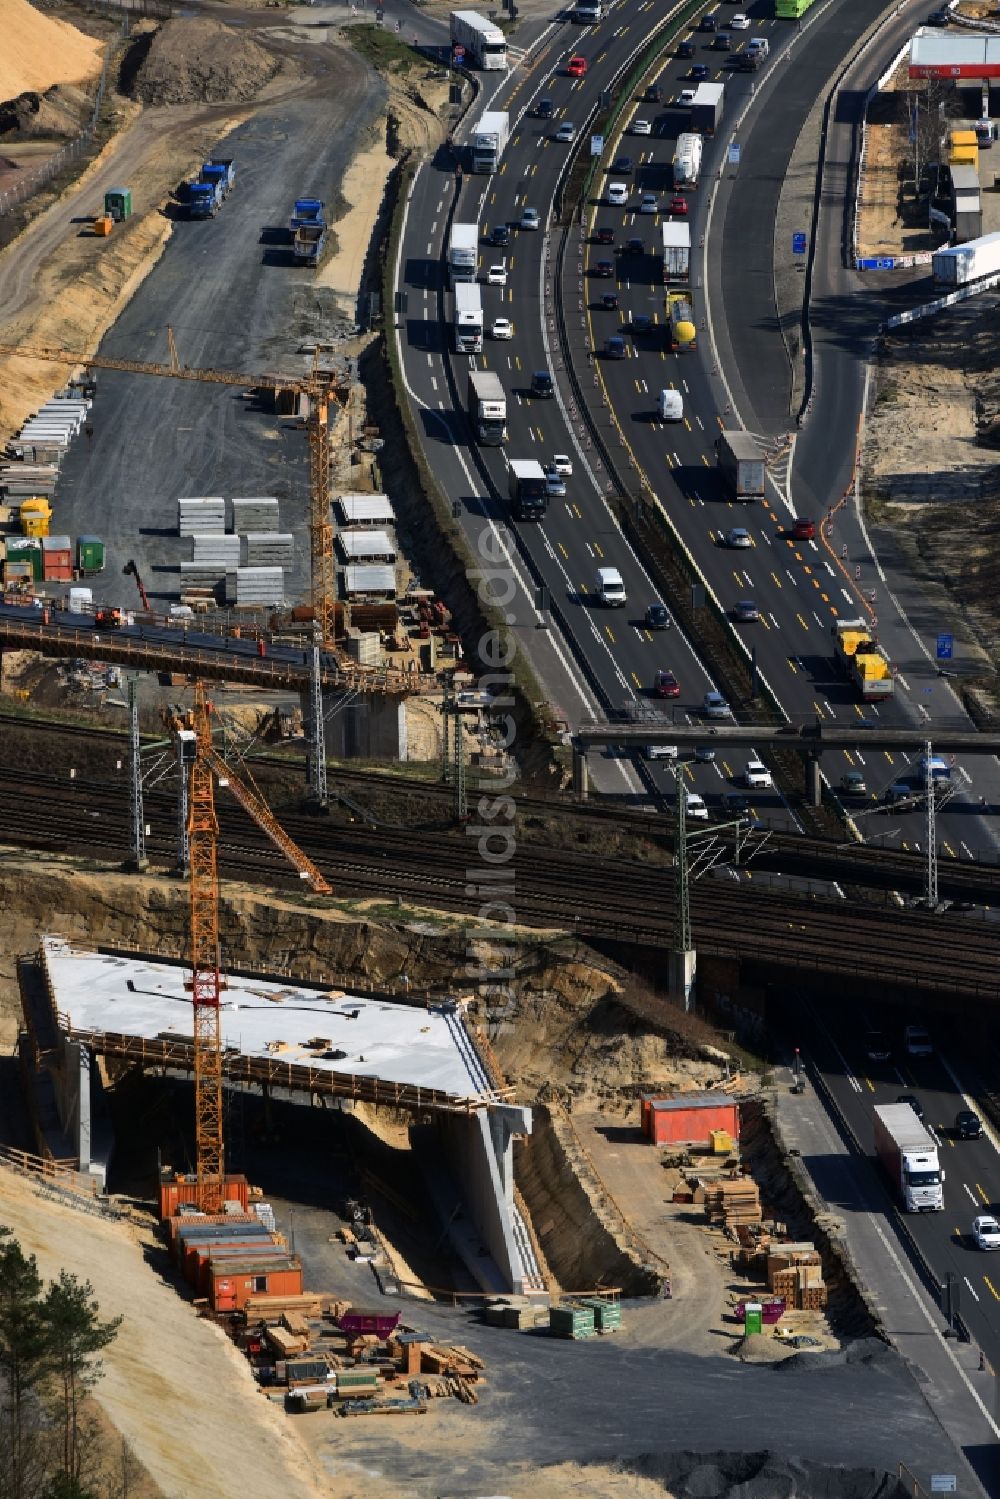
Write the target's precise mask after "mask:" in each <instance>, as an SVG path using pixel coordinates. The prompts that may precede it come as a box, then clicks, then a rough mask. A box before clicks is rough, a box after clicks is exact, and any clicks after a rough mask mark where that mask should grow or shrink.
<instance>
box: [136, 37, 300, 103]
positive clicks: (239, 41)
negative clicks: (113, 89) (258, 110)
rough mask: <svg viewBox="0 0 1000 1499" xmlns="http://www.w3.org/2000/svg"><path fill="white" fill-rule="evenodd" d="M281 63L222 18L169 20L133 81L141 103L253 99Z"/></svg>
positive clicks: (155, 38) (217, 101) (153, 43)
mask: <svg viewBox="0 0 1000 1499" xmlns="http://www.w3.org/2000/svg"><path fill="white" fill-rule="evenodd" d="M279 67H280V63H279V62H278V59H277V58H276V57H273V56H272V55H271V53H270V52H267V51H265V49H264V48H263V47H261V46H260V45H259V44H258V43H257V42H255V41H252V40H251V39H250V38H249V37H248V36H243V35H241V34H240V32H238V31H235V30H234V29H233V28H232V27H231V26H223V24H222V23H221V21H208V20H200V19H195V20H184V19H177V20H174V21H168V22H167V23H166V25H164V26H161V28H160V30H159V31H158V32H157V33H156V36H155V37H154V38H153V42H152V45H151V46H150V48H149V52H148V53H147V55H146V60H145V62H144V63H143V64H142V66H141V67H140V69H139V71H138V72H137V74H136V76H135V81H134V83H133V92H134V94H135V97H136V98H137V99H139V100H141V102H142V103H143V104H199V103H206V104H221V103H226V102H228V101H230V100H238V101H242V100H247V99H253V98H255V97H256V95H257V94H258V93H259V92H260V90H261V89H262V88H263V87H264V85H265V83H269V82H270V80H271V79H272V78H273V77H274V75H275V73H276V72H277V71H278V68H279Z"/></svg>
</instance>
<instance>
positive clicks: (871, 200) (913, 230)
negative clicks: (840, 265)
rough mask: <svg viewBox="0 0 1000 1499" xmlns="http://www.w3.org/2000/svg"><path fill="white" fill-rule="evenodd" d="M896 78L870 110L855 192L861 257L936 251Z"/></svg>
mask: <svg viewBox="0 0 1000 1499" xmlns="http://www.w3.org/2000/svg"><path fill="white" fill-rule="evenodd" d="M904 71H905V69H904ZM898 80H899V75H897V78H894V79H892V80H890V84H889V87H888V88H887V90H886V91H884V92H883V93H881V94H879V95H878V96H877V97H876V98H875V99H873V100H872V103H871V106H870V108H869V111H868V120H867V123H866V126H865V155H864V162H863V166H862V171H861V183H860V192H859V195H858V229H857V241H858V245H857V248H858V254H859V255H861V256H878V255H882V256H884V255H914V254H917V253H918V252H920V251H929V250H933V249H935V248H936V246H937V244H938V243H939V239H940V237H939V236H935V235H933V234H932V233H931V232H930V230H929V229H928V226H927V205H926V203H924V202H919V203H918V202H917V200H916V198H915V196H914V192H913V181H912V178H913V165H912V161H913V148H912V146H911V145H910V142H909V133H908V132H909V120H908V115H907V111H906V107H905V101H904V98H903V95H902V93H900V92H898V91H896V89H894V87H893V84H895V83H896V82H897V81H898ZM905 82H906V86H907V87H912V85H910V84H909V80H905Z"/></svg>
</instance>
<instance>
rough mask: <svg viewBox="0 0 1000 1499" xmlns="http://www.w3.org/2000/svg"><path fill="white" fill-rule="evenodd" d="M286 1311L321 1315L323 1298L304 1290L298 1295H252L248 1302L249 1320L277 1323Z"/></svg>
mask: <svg viewBox="0 0 1000 1499" xmlns="http://www.w3.org/2000/svg"><path fill="white" fill-rule="evenodd" d="M286 1312H301V1313H302V1315H303V1316H305V1317H321V1316H322V1315H323V1298H322V1296H317V1295H315V1294H313V1293H311V1292H309V1291H304V1292H302V1293H301V1294H300V1295H298V1296H291V1295H290V1296H251V1297H250V1299H249V1301H248V1302H247V1304H246V1319H247V1321H248V1322H267V1323H269V1324H277V1323H279V1322H280V1321H281V1319H282V1317H283V1316H284V1314H285V1313H286Z"/></svg>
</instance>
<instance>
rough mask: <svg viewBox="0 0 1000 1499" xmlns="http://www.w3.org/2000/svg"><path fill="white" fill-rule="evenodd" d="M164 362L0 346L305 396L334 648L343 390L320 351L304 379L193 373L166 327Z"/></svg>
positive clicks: (323, 607)
mask: <svg viewBox="0 0 1000 1499" xmlns="http://www.w3.org/2000/svg"><path fill="white" fill-rule="evenodd" d="M167 349H168V352H169V363H167V364H157V363H152V362H150V361H148V360H141V359H119V358H113V357H112V356H110V355H107V354H93V355H85V354H74V353H72V352H71V351H70V350H68V349H58V348H50V347H47V346H39V345H31V344H5V343H0V354H8V355H11V356H13V357H14V358H17V359H38V360H49V361H51V362H52V363H55V364H68V365H72V366H76V365H86V366H87V367H89V368H91V369H99V370H120V371H123V372H125V373H126V374H132V375H157V376H165V377H167V378H169V379H173V380H200V381H205V382H206V383H208V384H210V385H239V386H244V387H246V386H248V385H249V386H251V387H254V388H257V387H264V388H266V387H268V386H271V387H277V386H280V387H281V388H282V389H284V390H290V391H295V392H296V393H297V394H298V395H303V396H306V397H308V400H309V416H308V428H307V430H308V434H309V549H310V565H311V579H312V604H313V609H314V610H315V612H316V623H317V624H318V626H319V631H320V635H321V638H322V642H323V646H324V649H326V650H330V651H332V650H333V649H334V606H335V599H336V588H335V576H336V575H335V571H334V563H333V523H332V521H331V519H330V455H329V452H328V449H327V439H328V436H329V431H330V405H331V403H332V404H334V405H337V406H344V405H345V404H346V401H345V392H344V389H343V386H342V385H341V384H340V382H339V381H338V380H337V378H336V376H335V375H334V374H333V373H332V371H330V370H324V369H323V368H322V367H321V365H320V354H321V350H320V349H319V348H317V349H316V352H315V353H314V355H313V364H312V369H311V370H310V372H309V373H308V374H307V375H297V376H295V375H289V376H285V375H273V374H272V375H248V374H244V373H241V372H240V371H238V370H217V369H198V368H193V367H192V366H190V365H186V364H182V363H181V360H180V356H179V355H178V352H177V344H176V343H175V341H174V333H173V329H172V328H169V327H168V328H167Z"/></svg>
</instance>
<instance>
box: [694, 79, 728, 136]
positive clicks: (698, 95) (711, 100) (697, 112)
mask: <svg viewBox="0 0 1000 1499" xmlns="http://www.w3.org/2000/svg"><path fill="white" fill-rule="evenodd" d="M725 92H726V86H725V84H723V83H699V85H698V87H697V88H696V89H695V91H694V98H693V99H692V100H691V129H692V130H698V131H700V132H701V134H702V135H714V134H715V132H716V131H717V130H718V128H719V126H720V125H721V123H722V108H723V103H724V99H725Z"/></svg>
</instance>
